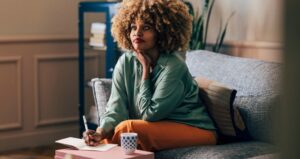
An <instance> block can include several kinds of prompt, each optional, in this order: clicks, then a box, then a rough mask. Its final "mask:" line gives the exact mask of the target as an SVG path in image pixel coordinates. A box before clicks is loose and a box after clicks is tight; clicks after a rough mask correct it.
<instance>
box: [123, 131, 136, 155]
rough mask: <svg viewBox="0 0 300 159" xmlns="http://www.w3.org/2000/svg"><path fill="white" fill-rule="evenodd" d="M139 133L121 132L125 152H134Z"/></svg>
mask: <svg viewBox="0 0 300 159" xmlns="http://www.w3.org/2000/svg"><path fill="white" fill-rule="evenodd" d="M137 137H138V135H137V133H121V147H122V150H123V152H124V153H125V154H127V155H129V154H133V153H134V151H135V150H136V148H137Z"/></svg>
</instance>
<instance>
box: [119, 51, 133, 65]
mask: <svg viewBox="0 0 300 159" xmlns="http://www.w3.org/2000/svg"><path fill="white" fill-rule="evenodd" d="M134 58H135V57H134V54H133V52H130V51H126V52H123V53H122V54H121V56H120V57H119V59H118V63H120V64H126V63H128V62H130V61H132V59H134Z"/></svg>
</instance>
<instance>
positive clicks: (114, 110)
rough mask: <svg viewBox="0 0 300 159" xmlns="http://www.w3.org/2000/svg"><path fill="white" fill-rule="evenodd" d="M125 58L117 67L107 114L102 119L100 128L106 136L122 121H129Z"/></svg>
mask: <svg viewBox="0 0 300 159" xmlns="http://www.w3.org/2000/svg"><path fill="white" fill-rule="evenodd" d="M124 57H125V56H121V57H120V59H119V61H118V62H117V64H116V66H115V69H114V73H113V79H112V88H111V95H110V98H109V101H108V103H107V107H106V112H105V113H104V115H103V116H102V117H101V122H100V125H99V128H101V129H102V130H103V131H104V132H105V134H110V133H111V132H112V131H113V130H114V128H115V127H116V126H117V125H118V124H119V123H120V122H121V121H123V120H126V119H128V116H129V115H128V110H127V103H128V99H127V98H128V97H127V94H126V89H125V84H124V80H123V78H124V76H123V69H122V68H124V67H123V64H124Z"/></svg>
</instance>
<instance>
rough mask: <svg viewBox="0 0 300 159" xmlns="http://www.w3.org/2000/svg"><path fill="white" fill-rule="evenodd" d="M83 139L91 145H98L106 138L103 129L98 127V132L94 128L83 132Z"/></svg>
mask: <svg viewBox="0 0 300 159" xmlns="http://www.w3.org/2000/svg"><path fill="white" fill-rule="evenodd" d="M83 139H84V141H85V143H86V144H87V145H89V146H98V145H100V143H101V141H102V140H103V139H105V135H103V131H102V129H100V130H99V129H97V132H96V131H94V130H88V131H85V132H84V133H83Z"/></svg>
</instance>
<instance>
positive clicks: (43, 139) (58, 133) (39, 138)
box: [0, 126, 79, 152]
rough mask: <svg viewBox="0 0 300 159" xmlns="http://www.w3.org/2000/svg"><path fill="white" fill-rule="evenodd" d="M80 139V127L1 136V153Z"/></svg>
mask: <svg viewBox="0 0 300 159" xmlns="http://www.w3.org/2000/svg"><path fill="white" fill-rule="evenodd" d="M69 136H73V137H78V136H79V128H78V126H72V127H71V126H70V127H65V128H60V129H53V130H48V131H35V132H28V133H23V134H19V135H12V136H8V137H5V136H1V137H0V152H4V151H9V150H16V149H22V148H28V147H36V146H42V145H50V144H53V143H54V141H55V140H57V139H61V138H65V137H69Z"/></svg>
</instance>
